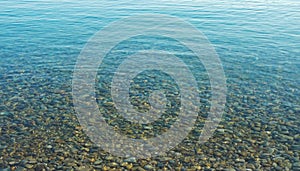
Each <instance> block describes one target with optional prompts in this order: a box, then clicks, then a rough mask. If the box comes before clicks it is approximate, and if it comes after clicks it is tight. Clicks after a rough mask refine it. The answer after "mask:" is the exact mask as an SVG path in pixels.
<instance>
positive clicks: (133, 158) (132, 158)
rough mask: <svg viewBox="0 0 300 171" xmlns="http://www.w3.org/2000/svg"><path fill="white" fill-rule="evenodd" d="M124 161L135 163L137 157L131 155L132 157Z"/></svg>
mask: <svg viewBox="0 0 300 171" xmlns="http://www.w3.org/2000/svg"><path fill="white" fill-rule="evenodd" d="M124 162H129V163H135V162H136V158H135V157H130V158H127V159H125V160H124Z"/></svg>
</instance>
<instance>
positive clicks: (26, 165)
mask: <svg viewBox="0 0 300 171" xmlns="http://www.w3.org/2000/svg"><path fill="white" fill-rule="evenodd" d="M33 166H34V165H33V164H25V167H26V168H27V169H32V168H33Z"/></svg>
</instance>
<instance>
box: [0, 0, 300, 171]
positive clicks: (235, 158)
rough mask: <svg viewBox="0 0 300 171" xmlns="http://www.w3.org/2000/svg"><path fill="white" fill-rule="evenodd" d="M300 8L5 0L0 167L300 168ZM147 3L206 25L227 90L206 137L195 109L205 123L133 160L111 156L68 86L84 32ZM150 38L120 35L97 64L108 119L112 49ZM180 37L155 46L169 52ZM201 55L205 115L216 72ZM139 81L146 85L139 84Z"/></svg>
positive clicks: (148, 8)
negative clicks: (93, 135)
mask: <svg viewBox="0 0 300 171" xmlns="http://www.w3.org/2000/svg"><path fill="white" fill-rule="evenodd" d="M299 9H300V2H298V1H296V0H266V1H258V0H244V1H232V0H223V1H208V0H203V1H201V0H199V1H198V0H197V1H172V0H162V1H158V0H154V1H151V2H146V1H145V2H142V1H136V0H130V1H123V0H121V1H95V0H92V1H88V2H87V1H81V0H78V1H70V0H64V1H58V0H52V1H50V0H41V1H36V0H31V1H30V0H26V1H23V0H22V1H21V0H16V1H8V0H2V1H0V95H1V98H0V170H1V168H3V169H8V168H11V169H14V168H27V169H34V168H35V169H40V168H47V169H50V170H67V169H75V170H78V169H85V170H86V169H89V170H92V169H96V170H101V169H103V170H105V169H107V170H109V169H112V168H119V169H128V170H130V169H142V168H143V169H148V170H151V168H152V169H153V168H156V169H163V168H165V169H167V170H174V169H180V168H184V169H188V168H191V169H199V170H201V169H206V170H214V169H218V170H222V169H223V170H224V169H230V168H231V169H235V170H245V169H252V170H256V169H258V170H300V163H299V153H300V145H299V143H300V142H299V141H300V131H299V130H300V129H299V126H300V89H299V87H300V77H299V73H300V23H299V21H300V12H299ZM141 13H159V14H169V15H173V16H176V17H179V18H182V19H184V20H185V21H187V22H190V23H191V24H193V25H194V26H195V27H197V28H198V29H199V30H200V31H202V32H203V33H204V34H205V35H206V36H207V38H208V39H209V40H210V42H211V43H212V44H213V46H214V47H215V49H216V51H217V53H218V55H219V57H220V59H221V61H222V64H223V68H224V72H225V75H226V77H227V86H228V92H227V104H226V110H225V112H224V116H223V120H222V122H221V124H220V125H219V129H218V130H217V131H216V133H215V134H214V136H213V137H212V138H211V139H210V140H209V142H207V143H205V144H201V145H200V144H197V143H196V141H195V139H196V138H197V137H198V136H199V132H201V125H203V123H201V119H199V123H198V127H195V129H194V130H193V131H192V132H191V133H190V135H189V137H188V138H187V139H186V140H184V141H183V142H182V143H181V144H180V145H178V147H176V148H175V149H172V150H171V151H170V152H169V153H168V154H166V156H160V157H156V158H151V159H145V160H136V161H135V159H131V160H129V159H121V158H118V157H114V156H111V155H110V154H109V153H107V152H105V151H103V150H101V148H98V147H96V146H94V145H93V144H92V143H91V142H90V140H89V138H88V137H87V136H86V135H85V133H84V132H83V131H82V129H81V127H80V125H79V123H78V121H77V118H76V114H75V111H74V109H73V103H72V94H71V92H72V70H73V69H74V66H75V64H76V59H77V57H78V55H79V53H80V51H81V49H82V48H83V47H84V45H85V43H86V42H87V41H88V40H89V38H90V37H91V36H92V35H93V34H94V33H96V32H97V31H99V30H100V29H102V28H104V27H105V26H107V25H108V24H109V23H111V22H113V21H116V20H118V19H121V18H123V17H126V16H131V15H135V14H141ZM115 29H119V28H115ZM155 41H157V39H156V38H153V37H143V38H138V37H137V38H133V39H132V40H131V41H127V42H122V43H121V44H120V45H119V46H117V47H116V49H115V50H116V52H115V53H114V52H112V53H111V54H110V55H108V58H107V61H106V63H105V62H104V63H103V65H102V66H101V67H102V69H103V70H102V71H99V73H98V78H99V79H98V80H103V81H102V82H101V81H99V85H98V86H97V88H96V89H97V92H96V94H97V97H98V100H99V101H98V102H99V108H100V110H101V109H103V111H104V112H107V113H106V114H107V119H108V120H110V119H112V118H109V114H111V113H114V109H112V108H110V107H109V106H106V102H107V101H109V97H108V96H109V91H110V88H109V81H110V79H111V77H109V76H108V77H107V73H109V72H111V71H110V67H111V66H112V64H113V66H115V65H117V64H118V62H116V61H117V60H116V59H115V58H114V55H118V52H119V51H120V50H122V49H123V50H124V48H125V47H127V48H128V47H132V48H131V49H129V51H130V50H132V49H134V50H137V49H138V48H141V49H145V47H144V45H145V42H148V44H146V45H145V46H151V47H154V46H155V43H154V44H153V42H155ZM168 41H169V40H165V42H168ZM143 42H144V44H143ZM149 42H150V43H149ZM151 42H152V44H151ZM173 43H174V42H173ZM168 45H169V46H168ZM173 45H174V44H172V43H167V45H166V46H164V47H162V46H158V45H156V46H158V47H157V48H162V49H169V50H170V51H174V46H173ZM137 47H138V48H137ZM118 50H119V51H118ZM175 50H176V49H175ZM186 51H187V50H186ZM119 55H120V54H119ZM109 56H110V57H109ZM181 57H182V58H183V59H185V60H186V62H189V60H188V59H187V58H185V56H184V55H182V56H181ZM190 63H191V64H193V63H194V62H191V61H190ZM194 64H195V63H194ZM197 66H198V68H197V67H196V68H195V71H197V72H196V73H198V75H197V74H196V75H197V80H198V81H199V82H201V84H199V85H200V87H199V88H200V90H201V93H200V96H201V100H202V101H201V102H203V103H202V104H203V105H202V107H201V111H202V112H200V115H201V116H203V117H205V113H206V112H205V111H207V108H208V107H209V104H208V103H207V100H209V97H210V91H209V81H208V78H207V75H206V73H205V69H204V68H203V67H202V66H201V63H200V64H199V65H197ZM101 67H100V68H101ZM149 74H150V75H151V74H154V75H155V74H158V75H160V77H157V78H158V79H159V80H161V81H162V80H169V81H167V82H168V85H171V86H169V89H168V90H169V91H170V92H173V93H174V92H176V91H177V89H176V85H174V82H172V79H170V78H169V77H168V76H167V75H164V74H163V73H148V75H149ZM146 75H147V73H144V75H143V74H142V75H141V77H143V76H144V77H145V78H146V77H147V76H146ZM105 78H106V80H105ZM142 80H143V78H136V80H135V81H136V84H139V83H140V84H141V85H140V86H141V87H143V86H144V87H145V88H146V89H147V85H143V84H142V83H141V82H142ZM152 81H153V80H152ZM149 82H150V83H151V81H149ZM154 82H155V81H154ZM152 85H156V86H161V85H158V84H155V83H153V84H152ZM170 87H171V88H170ZM148 88H149V86H148ZM164 88H166V87H164ZM167 88H168V86H167ZM135 92H136V94H139V93H142V95H141V96H142V97H144V95H145V94H147V91H145V92H139V88H137V89H133V90H132V93H133V94H134V93H135ZM143 93H144V94H143ZM101 97H102V98H101ZM107 99H108V100H107ZM133 100H134V98H133ZM143 100H145V99H143V98H140V99H139V100H138V101H135V102H136V103H137V102H139V101H143ZM146 100H147V99H146ZM135 102H134V101H133V103H135ZM173 102H174V103H175V104H176V97H175V98H174V99H173ZM137 105H138V104H137ZM141 108H143V107H141ZM175 108H176V105H175ZM141 110H142V109H141ZM169 112H170V113H172V110H170V111H169ZM170 117H171V120H172V119H174V117H175V116H172V115H171V116H170ZM112 120H113V119H112ZM162 121H165V120H162ZM122 123H123V124H124V125H126V124H127V125H128V123H126V121H124V120H113V121H112V122H111V124H112V125H114V126H119V127H120V131H121V132H123V133H124V134H127V135H128V136H129V137H131V136H132V137H135V134H136V137H135V138H142V136H143V135H144V134H145V136H147V137H149V136H150V137H151V136H155V135H156V134H157V133H159V132H161V131H164V129H165V128H168V124H164V123H161V125H160V124H158V125H154V131H152V132H151V131H150V132H147V131H146V132H144V133H143V132H138V131H136V132H135V130H138V129H139V128H140V127H138V126H137V127H134V126H131V127H130V126H124V127H122V126H121V125H122ZM171 123H172V122H170V124H171ZM159 127H160V128H159ZM161 127H162V128H161Z"/></svg>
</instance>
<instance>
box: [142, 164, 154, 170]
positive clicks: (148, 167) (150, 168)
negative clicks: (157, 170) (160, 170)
mask: <svg viewBox="0 0 300 171" xmlns="http://www.w3.org/2000/svg"><path fill="white" fill-rule="evenodd" d="M144 168H145V169H146V170H152V169H153V166H151V165H149V164H147V165H146V166H144Z"/></svg>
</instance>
